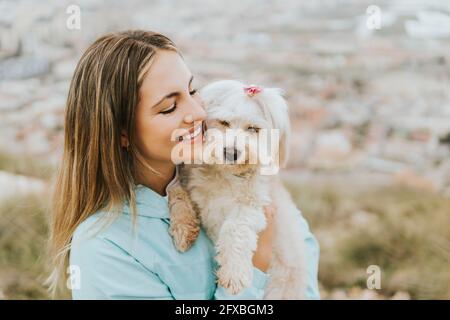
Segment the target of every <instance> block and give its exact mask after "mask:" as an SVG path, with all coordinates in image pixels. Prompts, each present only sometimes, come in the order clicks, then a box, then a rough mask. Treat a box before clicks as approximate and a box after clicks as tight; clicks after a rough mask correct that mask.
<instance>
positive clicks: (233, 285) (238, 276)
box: [217, 265, 253, 295]
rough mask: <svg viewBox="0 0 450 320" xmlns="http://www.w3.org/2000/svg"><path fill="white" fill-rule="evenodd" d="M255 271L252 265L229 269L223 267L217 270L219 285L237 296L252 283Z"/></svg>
mask: <svg viewBox="0 0 450 320" xmlns="http://www.w3.org/2000/svg"><path fill="white" fill-rule="evenodd" d="M252 277H253V269H252V266H251V265H240V266H234V267H233V268H229V267H228V266H221V267H219V269H218V270H217V283H218V284H219V285H220V286H222V287H224V288H225V289H227V290H228V292H229V293H231V294H232V295H236V294H238V293H239V292H241V291H242V290H243V289H245V288H247V287H249V286H250V285H251V283H252Z"/></svg>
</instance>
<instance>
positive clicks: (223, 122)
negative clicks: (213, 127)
mask: <svg viewBox="0 0 450 320" xmlns="http://www.w3.org/2000/svg"><path fill="white" fill-rule="evenodd" d="M219 123H220V125H222V126H224V127H229V126H230V123H229V122H228V121H225V120H220V121H219Z"/></svg>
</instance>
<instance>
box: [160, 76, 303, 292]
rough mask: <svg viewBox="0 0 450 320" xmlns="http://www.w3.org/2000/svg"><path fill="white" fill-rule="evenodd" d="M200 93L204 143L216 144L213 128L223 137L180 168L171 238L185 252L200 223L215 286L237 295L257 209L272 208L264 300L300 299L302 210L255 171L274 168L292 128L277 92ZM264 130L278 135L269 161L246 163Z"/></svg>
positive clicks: (228, 84) (260, 217) (258, 222)
mask: <svg viewBox="0 0 450 320" xmlns="http://www.w3.org/2000/svg"><path fill="white" fill-rule="evenodd" d="M200 95H201V97H202V99H203V101H204V104H205V108H206V111H207V120H206V126H207V128H208V130H207V132H206V142H205V145H206V146H208V144H209V145H212V144H215V146H216V147H217V141H214V142H213V141H212V139H209V138H210V137H211V135H210V134H209V132H210V130H211V129H215V130H216V132H221V133H223V134H224V135H226V136H227V137H228V140H225V142H222V144H220V147H219V149H218V150H219V151H218V152H215V153H214V155H213V156H212V157H211V158H213V159H214V161H213V162H214V163H213V164H206V165H205V164H202V165H195V164H194V165H184V166H182V168H181V169H180V179H179V182H180V183H179V184H178V185H175V186H174V187H173V188H171V190H170V191H169V205H170V211H171V226H170V233H171V235H172V237H173V240H174V243H175V246H176V247H177V249H178V250H180V251H185V250H187V249H188V248H189V247H190V246H191V244H192V243H193V241H194V240H195V239H196V237H197V236H198V232H199V225H200V223H201V225H202V226H203V228H204V229H205V231H206V233H207V235H208V236H209V237H210V239H211V240H212V241H213V242H214V244H215V245H216V250H217V257H216V259H217V262H218V266H219V268H218V270H217V278H218V283H219V284H220V285H221V286H223V287H225V288H227V289H228V291H229V292H230V293H232V294H236V293H239V292H240V291H241V290H242V289H243V288H245V287H247V286H249V285H250V284H251V281H252V274H253V271H252V257H253V254H254V252H255V250H256V245H257V239H258V233H259V232H260V231H262V230H263V229H264V228H265V227H266V219H265V215H264V209H263V206H264V205H267V204H269V203H272V204H274V205H275V207H276V208H277V212H276V215H275V218H274V224H275V226H274V244H273V255H272V260H271V264H270V268H269V270H268V273H269V274H270V280H269V283H268V285H267V289H266V292H265V296H264V298H265V299H302V298H304V293H305V290H306V288H305V282H306V279H305V278H306V271H305V268H306V262H305V261H304V248H303V246H304V235H303V234H301V228H300V215H301V213H300V211H299V210H298V209H297V208H296V206H295V204H294V203H293V201H292V199H291V197H290V195H289V193H288V192H287V191H286V189H285V188H284V186H283V185H282V183H281V182H280V179H279V177H278V175H277V174H267V173H266V174H261V172H262V171H261V169H262V168H263V167H266V168H268V167H270V168H276V165H277V164H278V163H281V164H282V165H284V163H285V162H286V160H287V151H288V138H289V133H290V125H289V116H288V107H287V104H286V102H285V100H284V98H283V97H282V95H281V91H280V90H279V89H273V88H260V87H255V86H250V87H246V86H245V85H244V84H242V83H241V82H239V81H233V80H223V81H217V82H214V83H212V84H210V85H208V86H206V87H204V88H203V89H202V90H201V92H200ZM232 129H234V130H232ZM238 129H239V130H238ZM264 129H267V130H270V129H278V130H279V131H278V132H279V148H278V150H279V152H277V153H276V154H275V156H276V157H275V158H274V157H272V158H271V162H270V163H269V164H267V163H265V164H263V163H262V161H261V159H260V157H259V156H256V159H257V161H256V163H252V162H251V161H250V160H251V158H252V156H253V157H254V156H255V155H256V154H257V150H256V149H257V147H258V145H257V143H256V141H257V137H258V133H259V132H260V131H261V130H264ZM230 131H231V132H232V136H231V139H229V137H230V134H229V133H230ZM233 132H234V133H233ZM236 132H241V133H242V132H244V133H246V134H247V138H248V139H246V140H245V143H244V144H240V145H239V144H238V143H237V139H238V137H237V136H233V135H234V134H237V133H236ZM271 143H274V141H271ZM215 150H216V151H217V149H215ZM211 158H210V159H208V161H209V162H208V163H211ZM277 159H279V162H278V161H277Z"/></svg>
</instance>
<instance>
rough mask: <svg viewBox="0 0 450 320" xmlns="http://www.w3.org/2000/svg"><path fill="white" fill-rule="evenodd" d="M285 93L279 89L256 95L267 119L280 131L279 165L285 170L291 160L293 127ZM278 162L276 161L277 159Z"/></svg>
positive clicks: (270, 89)
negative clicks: (290, 147) (289, 159)
mask: <svg viewBox="0 0 450 320" xmlns="http://www.w3.org/2000/svg"><path fill="white" fill-rule="evenodd" d="M283 95H284V91H283V90H281V89H278V88H264V89H263V90H262V91H261V93H259V94H258V95H255V97H256V98H257V100H258V101H259V103H260V105H261V106H262V108H263V112H264V114H265V117H266V119H268V120H269V122H271V125H272V128H274V129H278V130H279V139H280V140H279V149H278V155H277V158H278V165H279V166H280V167H281V168H284V167H285V166H286V164H287V161H288V158H289V143H290V141H289V140H290V133H291V125H290V121H289V110H288V109H289V108H288V105H287V102H286V100H285V98H284V97H283ZM275 162H276V159H275Z"/></svg>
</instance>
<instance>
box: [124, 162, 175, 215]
mask: <svg viewBox="0 0 450 320" xmlns="http://www.w3.org/2000/svg"><path fill="white" fill-rule="evenodd" d="M178 171H179V168H178V166H176V167H175V176H174V178H173V179H172V180H171V181H170V182H169V184H168V185H167V186H166V195H165V196H162V195H160V194H159V193H157V192H155V191H153V190H152V189H150V188H149V187H147V186H144V185H142V184H138V185H136V186H135V188H134V192H135V195H136V209H137V215H138V216H144V217H151V218H160V219H169V218H170V216H169V204H168V190H169V189H170V188H171V187H172V186H173V185H174V184H175V183H176V182H177V181H178ZM123 212H124V213H127V214H131V208H130V205H129V202H128V201H126V203H125V204H124V206H123Z"/></svg>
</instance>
